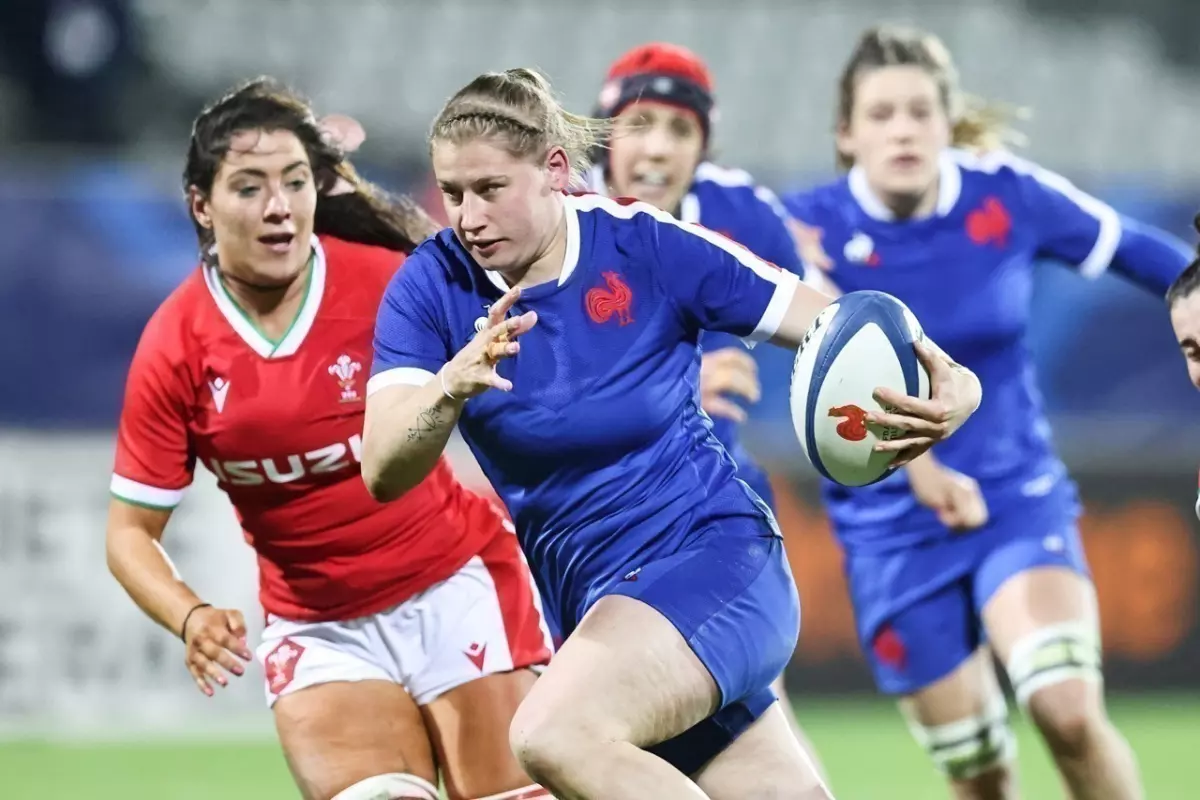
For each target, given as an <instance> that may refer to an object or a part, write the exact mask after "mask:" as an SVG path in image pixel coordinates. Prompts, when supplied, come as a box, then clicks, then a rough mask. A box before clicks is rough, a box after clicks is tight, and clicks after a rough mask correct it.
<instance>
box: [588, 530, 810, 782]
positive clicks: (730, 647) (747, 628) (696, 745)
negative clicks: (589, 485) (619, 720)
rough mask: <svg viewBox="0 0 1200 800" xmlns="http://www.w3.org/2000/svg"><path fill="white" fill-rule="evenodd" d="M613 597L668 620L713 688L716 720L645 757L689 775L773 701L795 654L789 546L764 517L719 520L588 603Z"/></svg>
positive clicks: (796, 616)
mask: <svg viewBox="0 0 1200 800" xmlns="http://www.w3.org/2000/svg"><path fill="white" fill-rule="evenodd" d="M609 594H621V595H626V596H627V597H633V598H636V599H638V600H641V601H642V602H643V603H646V604H647V605H649V606H650V607H651V608H654V609H655V610H656V611H658V612H659V613H660V614H662V615H663V616H664V617H666V618H667V619H668V620H669V621H670V622H671V624H672V625H674V626H675V628H676V629H677V630H678V631H679V632H680V633H681V634H682V635H683V638H684V639H685V640H687V643H688V645H689V646H690V647H691V648H692V650H693V651H694V652H695V653H696V655H697V656H698V657H699V658H700V661H701V663H703V664H704V666H705V667H706V668H707V669H708V671H709V673H711V674H712V676H713V680H714V681H716V684H717V687H718V689H719V690H720V692H721V699H720V708H719V709H718V711H717V712H716V713H715V714H713V715H712V716H711V717H709V718H708V719H706V720H704V721H703V722H700V723H698V724H697V725H695V726H694V727H692V728H691V729H689V730H687V731H685V732H684V733H682V734H680V735H679V736H676V737H674V738H673V739H669V740H667V741H665V742H662V743H660V744H658V745H655V746H653V747H650V748H647V749H648V750H650V752H653V753H655V754H656V755H658V756H659V757H661V758H663V759H664V760H666V761H667V762H668V763H670V764H672V765H673V766H674V767H675V768H676V769H678V770H680V771H681V772H683V773H684V774H686V775H692V774H694V773H695V772H697V771H698V770H699V769H700V768H701V767H703V766H704V765H705V764H706V763H708V762H709V761H710V760H711V759H712V758H713V757H714V756H716V755H717V754H718V753H720V752H721V751H722V750H724V749H725V748H726V747H728V746H729V744H730V743H731V742H733V740H734V739H736V738H737V737H738V736H739V735H740V734H741V733H742V732H743V731H744V730H746V728H748V727H750V725H751V724H752V723H753V722H754V721H755V720H757V719H758V718H759V717H761V716H762V715H763V713H764V712H765V711H766V710H767V708H768V707H769V706H770V705H771V703H773V702H775V695H774V694H773V693H772V692H771V690H770V685H771V683H772V681H774V680H775V678H777V677H778V676H779V674H780V673H781V672H783V668H784V667H785V666H786V665H787V663H788V661H789V660H790V659H791V657H792V654H793V652H794V651H795V649H796V640H797V638H798V636H799V634H800V600H799V597H798V596H797V594H796V584H795V582H794V580H793V579H792V572H791V568H790V567H789V566H788V562H787V557H786V555H785V554H784V550H783V540H782V539H781V538H780V537H779V536H778V535H777V534H776V533H775V531H774V530H773V529H772V527H771V525H770V524H769V523H768V522H767V521H766V520H765V519H764V518H758V517H752V516H739V517H728V518H725V519H720V520H716V521H713V522H712V523H711V524H710V525H709V526H708V527H706V528H705V529H703V530H701V531H699V532H698V533H697V535H695V536H692V537H689V539H688V541H687V542H686V543H685V544H684V546H682V547H681V548H680V549H679V550H678V551H676V552H674V553H672V554H670V555H668V556H665V557H663V558H659V559H657V560H655V561H650V562H647V563H645V564H642V565H641V566H640V567H639V568H638V569H636V570H635V571H633V572H630V573H628V574H626V575H625V576H623V577H621V578H619V579H618V580H617V581H615V582H613V583H611V584H609V586H607V587H606V588H605V590H603V591H601V592H599V593H597V595H596V596H595V597H594V598H591V602H595V601H596V600H598V599H599V598H600V597H601V596H604V595H609ZM589 605H590V603H589Z"/></svg>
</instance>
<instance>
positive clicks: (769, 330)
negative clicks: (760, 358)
mask: <svg viewBox="0 0 1200 800" xmlns="http://www.w3.org/2000/svg"><path fill="white" fill-rule="evenodd" d="M643 224H645V225H646V229H645V230H646V232H647V239H648V244H649V246H650V248H651V249H652V251H653V252H654V254H655V256H656V261H657V264H655V267H656V270H655V271H656V280H657V281H658V283H659V285H660V286H662V287H663V289H664V291H665V292H666V294H667V296H668V297H670V299H671V301H672V302H673V303H674V304H675V307H676V308H677V309H678V310H679V312H680V314H681V315H682V316H683V318H684V320H685V322H686V323H687V324H688V325H689V326H690V327H692V328H695V329H698V330H714V331H723V332H725V333H732V334H735V335H737V336H741V337H742V338H743V339H746V340H747V341H748V343H753V342H761V341H765V340H767V339H769V338H771V337H772V336H774V335H775V332H776V331H777V330H778V329H779V324H780V323H781V322H782V321H783V315H784V312H786V311H787V308H788V306H789V305H790V304H791V300H792V296H793V295H794V294H795V291H796V286H797V284H798V283H799V278H798V277H797V276H796V275H795V274H794V273H791V272H784V271H783V270H781V269H779V268H778V267H776V266H774V265H772V264H768V263H767V262H766V261H763V260H762V259H761V258H759V257H758V256H756V255H754V254H753V253H751V252H750V251H749V250H748V249H746V248H745V247H743V246H741V245H739V244H737V243H735V242H733V241H731V240H730V239H727V238H725V237H724V236H722V235H721V234H719V233H714V232H713V231H710V230H708V229H706V228H702V227H700V226H699V225H690V224H688V223H684V222H679V221H678V220H676V219H675V218H674V217H672V216H670V215H669V214H664V213H661V212H658V211H657V210H654V211H647V214H646V219H645V220H644V223H643Z"/></svg>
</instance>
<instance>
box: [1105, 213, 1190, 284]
mask: <svg viewBox="0 0 1200 800" xmlns="http://www.w3.org/2000/svg"><path fill="white" fill-rule="evenodd" d="M1192 255H1193V254H1192V251H1191V250H1190V249H1188V247H1187V245H1185V244H1184V243H1183V242H1182V241H1180V240H1179V239H1176V238H1175V237H1174V236H1171V235H1170V234H1168V233H1165V232H1163V231H1160V230H1157V229H1155V228H1152V227H1150V226H1148V225H1142V224H1140V223H1138V222H1136V221H1134V220H1131V219H1128V218H1122V220H1121V240H1120V242H1119V243H1118V245H1117V249H1116V252H1115V253H1114V254H1113V258H1112V263H1111V264H1110V266H1109V269H1110V270H1111V271H1113V272H1115V273H1117V274H1119V275H1121V276H1122V277H1124V278H1125V279H1126V280H1128V281H1131V282H1132V283H1135V284H1137V285H1138V286H1141V287H1142V288H1143V289H1146V290H1147V291H1149V292H1151V293H1152V294H1154V295H1155V296H1157V297H1162V296H1163V295H1164V294H1166V292H1167V288H1168V287H1169V286H1170V285H1171V283H1172V282H1174V280H1175V279H1176V278H1177V277H1179V273H1181V272H1183V270H1184V268H1185V267H1187V265H1188V263H1189V262H1190V261H1191V260H1192Z"/></svg>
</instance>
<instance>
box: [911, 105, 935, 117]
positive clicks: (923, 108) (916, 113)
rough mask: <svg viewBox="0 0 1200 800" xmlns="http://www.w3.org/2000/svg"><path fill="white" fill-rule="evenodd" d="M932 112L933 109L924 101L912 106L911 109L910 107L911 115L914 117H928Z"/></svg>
mask: <svg viewBox="0 0 1200 800" xmlns="http://www.w3.org/2000/svg"><path fill="white" fill-rule="evenodd" d="M932 113H933V109H932V108H930V107H929V105H927V104H925V103H921V104H920V105H916V106H913V109H912V115H913V118H914V119H929V116H930V115H931V114H932Z"/></svg>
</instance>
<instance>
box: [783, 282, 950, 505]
mask: <svg viewBox="0 0 1200 800" xmlns="http://www.w3.org/2000/svg"><path fill="white" fill-rule="evenodd" d="M924 335H925V334H924V332H923V331H922V330H921V325H920V323H918V322H917V318H916V317H915V316H913V313H912V312H911V311H909V310H908V307H907V306H906V305H904V304H903V303H901V302H900V301H899V300H897V299H896V298H895V297H892V296H891V295H889V294H884V293H883V292H873V291H861V292H850V293H848V294H845V295H843V296H841V297H839V298H838V299H837V300H836V301H834V302H833V304H831V305H830V306H829V307H828V308H826V309H825V310H824V311H822V312H821V313H820V314H819V315H818V316H817V318H816V319H815V320H814V321H813V324H812V326H811V327H810V328H809V329H808V332H807V333H805V335H804V340H803V342H801V344H800V349H799V351H798V352H797V353H796V361H795V364H794V365H793V367H792V387H791V395H792V396H791V401H792V425H793V426H795V429H796V436H797V437H799V439H800V446H801V447H803V448H804V454H805V455H806V456H808V460H809V461H811V462H812V465H813V466H814V467H816V469H817V471H818V472H820V473H821V474H822V475H824V476H825V477H826V478H829V479H830V480H832V481H835V482H837V483H840V484H842V485H843V486H866V485H868V484H871V483H875V482H876V481H878V480H880V479H882V478H884V477H886V476H887V475H888V473H889V467H890V466H891V463H892V461H893V460H894V459H895V457H896V454H895V453H877V452H875V445H876V444H877V443H878V442H879V441H881V440H887V439H893V438H896V437H898V436H901V435H903V432H902V431H900V430H897V429H895V428H891V427H885V426H879V425H875V424H868V423H866V421H865V419H864V418H865V416H866V414H867V413H869V412H871V411H878V410H881V409H882V408H883V407H882V406H881V405H880V403H879V402H878V401H876V400H875V399H874V397H873V396H872V395H873V394H874V392H875V389H876V388H878V387H881V386H883V387H888V388H890V389H894V390H896V391H899V392H903V393H904V394H908V395H912V396H913V397H922V398H928V397H929V396H930V387H929V373H928V371H927V370H926V369H925V365H924V364H922V363H921V361H920V359H918V358H917V353H916V350H915V349H914V348H913V344H914V343H915V342H917V341H920V340H921V339H922V338H924Z"/></svg>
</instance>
